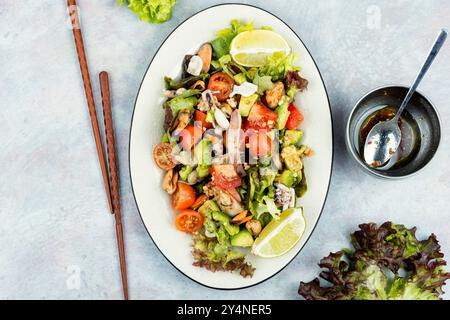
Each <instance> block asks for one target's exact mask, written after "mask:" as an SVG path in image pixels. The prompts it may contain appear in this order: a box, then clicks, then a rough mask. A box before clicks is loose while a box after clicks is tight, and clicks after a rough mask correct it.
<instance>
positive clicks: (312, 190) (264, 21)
mask: <svg viewBox="0 0 450 320" xmlns="http://www.w3.org/2000/svg"><path fill="white" fill-rule="evenodd" d="M232 19H239V20H243V21H253V22H254V23H255V26H257V27H259V26H270V27H272V28H273V30H274V31H276V32H278V33H279V34H281V35H282V36H283V37H284V38H285V39H286V40H287V41H288V43H289V44H290V45H291V46H292V49H293V50H294V51H295V52H296V53H298V55H299V57H300V59H299V64H300V66H301V68H302V74H303V76H304V77H305V78H307V79H308V80H309V88H308V90H307V91H305V92H304V93H302V94H300V96H299V99H297V100H296V103H297V105H299V106H300V108H301V111H302V113H303V114H304V116H305V121H304V123H303V124H302V128H303V129H304V131H305V140H304V141H305V143H306V144H308V145H309V146H311V147H312V148H313V150H314V157H312V158H309V159H307V160H306V163H305V170H306V172H305V174H306V177H307V179H308V188H309V190H308V192H307V193H306V195H305V196H304V197H303V198H302V206H303V209H304V214H305V218H306V221H307V226H306V230H305V233H304V235H303V237H302V239H301V241H299V243H298V244H297V245H296V246H295V247H294V248H293V249H292V250H291V251H289V252H288V253H287V254H285V255H283V256H281V257H278V258H275V259H263V258H257V257H254V256H252V255H248V257H247V260H248V261H249V262H250V263H251V264H252V265H253V266H254V267H255V268H256V271H255V274H254V276H253V277H252V278H242V277H241V276H239V275H238V274H237V273H230V272H215V273H213V272H210V271H207V270H205V269H202V268H198V267H194V266H192V262H193V257H192V255H191V239H190V236H188V235H186V234H183V233H181V232H179V231H177V230H176V229H175V227H174V216H175V214H174V212H173V210H172V209H171V207H170V201H169V197H168V196H167V194H166V193H165V192H164V191H163V190H162V189H161V179H162V172H161V170H160V169H159V168H158V167H157V166H156V165H155V163H154V162H153V159H152V149H153V147H154V146H155V145H156V144H157V143H159V142H160V139H161V136H162V134H163V131H162V125H163V120H164V112H163V109H162V107H161V105H162V102H163V100H164V99H163V97H162V92H163V90H164V81H163V79H164V76H166V75H167V76H171V77H177V76H178V75H179V74H180V72H181V62H182V60H183V57H184V55H185V54H187V53H195V52H196V50H197V49H198V47H199V46H200V45H201V44H202V43H204V42H207V41H210V40H212V39H214V34H215V32H216V31H217V30H220V29H222V28H225V27H227V26H228V25H229V22H230V21H231V20H232ZM129 152H130V154H129V161H130V175H131V183H132V188H133V193H134V197H135V200H136V204H137V207H138V210H139V212H140V215H141V217H142V220H143V222H144V224H145V227H146V228H147V230H148V232H149V234H150V236H151V238H152V239H153V241H154V243H155V245H156V246H157V247H158V248H159V250H160V251H161V253H162V254H163V255H164V256H165V257H166V258H167V260H169V262H170V263H171V264H172V265H173V266H174V267H176V268H177V269H178V270H179V271H180V272H182V273H183V274H185V275H186V276H188V277H189V278H191V279H192V280H194V281H196V282H198V283H200V284H203V285H205V286H208V287H212V288H217V289H239V288H244V287H248V286H252V285H255V284H257V283H260V282H262V281H264V280H267V279H268V278H270V277H271V276H273V275H275V274H276V273H277V272H279V271H280V270H282V269H283V268H284V267H285V266H286V265H287V264H288V263H289V262H290V261H291V260H292V259H294V257H295V256H296V255H297V254H298V253H299V251H300V250H301V248H302V247H303V246H304V245H305V243H306V241H307V240H308V238H309V237H310V235H311V233H312V232H313V230H314V227H315V225H316V223H317V221H318V219H319V216H320V214H321V211H322V208H323V206H324V203H325V198H326V196H327V192H328V185H329V182H330V177H331V168H332V160H333V129H332V120H331V111H330V106H329V101H328V96H327V92H326V89H325V86H324V83H323V81H322V78H321V75H320V73H319V70H318V69H317V66H316V64H315V63H314V60H313V58H312V57H311V55H310V54H309V52H308V50H307V49H306V47H305V46H304V45H303V43H302V41H301V40H300V38H299V37H298V36H297V35H296V34H295V33H294V32H293V30H292V29H290V28H289V26H288V25H286V24H285V23H284V22H283V21H281V20H280V19H279V18H277V17H275V16H273V15H272V14H270V13H268V12H266V11H264V10H262V9H259V8H256V7H253V6H248V5H242V4H225V5H218V6H214V7H211V8H208V9H205V10H203V11H201V12H199V13H197V14H195V15H194V16H192V17H190V18H189V19H187V20H186V21H185V22H183V23H182V24H181V25H180V26H178V27H177V28H176V29H175V30H174V31H173V32H172V33H171V34H170V35H169V37H168V38H167V39H166V40H165V41H164V42H163V44H162V45H161V47H160V48H159V50H158V51H157V53H156V55H155V56H154V58H153V61H152V62H151V63H150V66H149V67H148V70H147V72H146V74H145V76H144V79H143V81H142V84H141V88H140V90H139V93H138V96H137V98H136V104H135V108H134V113H133V119H132V124H131V133H130V146H129Z"/></svg>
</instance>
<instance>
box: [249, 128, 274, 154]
mask: <svg viewBox="0 0 450 320" xmlns="http://www.w3.org/2000/svg"><path fill="white" fill-rule="evenodd" d="M248 144H249V151H250V154H251V155H252V156H253V157H256V156H260V157H262V156H265V155H267V154H269V153H270V151H271V150H272V139H270V137H269V136H268V135H267V133H266V132H265V131H263V130H259V131H253V133H251V134H250V136H249V138H248Z"/></svg>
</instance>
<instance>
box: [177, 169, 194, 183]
mask: <svg viewBox="0 0 450 320" xmlns="http://www.w3.org/2000/svg"><path fill="white" fill-rule="evenodd" d="M192 170H193V169H192V167H191V166H183V167H182V168H181V170H180V172H179V173H180V178H181V180H183V181H187V179H188V177H189V175H190V174H191V172H192Z"/></svg>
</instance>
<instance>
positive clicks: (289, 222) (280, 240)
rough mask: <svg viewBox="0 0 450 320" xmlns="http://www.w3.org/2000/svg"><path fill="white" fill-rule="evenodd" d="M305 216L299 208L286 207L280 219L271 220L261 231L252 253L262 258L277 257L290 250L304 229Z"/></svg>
mask: <svg viewBox="0 0 450 320" xmlns="http://www.w3.org/2000/svg"><path fill="white" fill-rule="evenodd" d="M305 226H306V222H305V218H304V217H303V213H302V210H301V209H294V208H293V209H288V210H286V211H284V212H283V213H281V216H280V219H278V220H272V221H271V222H270V223H269V224H268V225H267V226H266V227H265V228H264V229H263V231H261V233H260V235H259V237H258V238H257V239H256V240H255V242H254V244H253V248H252V253H253V254H254V255H257V256H260V257H263V258H274V257H279V256H281V255H283V254H285V253H286V252H288V251H289V250H291V249H292V248H293V247H294V246H295V245H296V243H297V242H298V241H299V240H300V238H301V237H302V235H303V232H304V231H305Z"/></svg>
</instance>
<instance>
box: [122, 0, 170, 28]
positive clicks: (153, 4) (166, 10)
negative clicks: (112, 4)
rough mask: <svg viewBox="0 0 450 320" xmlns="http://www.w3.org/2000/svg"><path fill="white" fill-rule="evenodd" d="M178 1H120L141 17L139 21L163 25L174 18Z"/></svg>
mask: <svg viewBox="0 0 450 320" xmlns="http://www.w3.org/2000/svg"><path fill="white" fill-rule="evenodd" d="M176 2H177V1H176V0H119V3H118V4H119V5H126V6H127V7H128V8H129V9H130V10H131V11H133V12H134V13H136V14H137V15H138V16H139V19H141V20H143V21H148V22H151V23H162V22H165V21H167V20H169V19H170V18H171V17H172V11H173V6H174V5H175V3H176Z"/></svg>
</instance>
